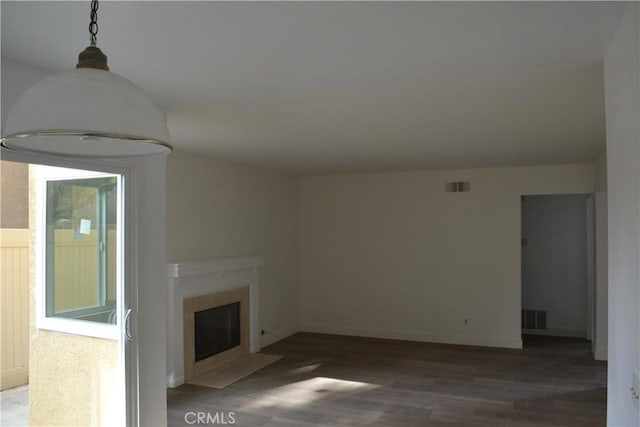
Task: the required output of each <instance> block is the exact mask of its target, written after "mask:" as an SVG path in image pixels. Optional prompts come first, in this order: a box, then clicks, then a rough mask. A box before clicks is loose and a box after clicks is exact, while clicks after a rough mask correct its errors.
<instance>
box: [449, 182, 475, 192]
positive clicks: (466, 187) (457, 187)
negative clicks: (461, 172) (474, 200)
mask: <svg viewBox="0 0 640 427" xmlns="http://www.w3.org/2000/svg"><path fill="white" fill-rule="evenodd" d="M445 191H446V192H447V193H466V192H469V191H471V183H470V182H469V181H458V182H447V184H446V186H445Z"/></svg>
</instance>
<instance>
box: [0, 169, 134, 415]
mask: <svg viewBox="0 0 640 427" xmlns="http://www.w3.org/2000/svg"><path fill="white" fill-rule="evenodd" d="M43 163H44V162H43ZM54 163H55V162H54ZM7 165H9V166H7ZM12 165H16V166H20V167H22V168H24V167H25V166H26V168H27V170H28V174H27V177H26V185H23V187H26V188H27V195H26V197H27V199H28V206H29V209H28V210H27V211H26V221H24V219H23V222H24V223H26V224H27V230H26V231H27V233H26V235H27V236H28V238H27V240H28V241H27V242H26V247H27V250H26V252H27V254H28V256H27V257H26V261H25V260H22V261H20V265H17V266H16V268H13V267H12V268H13V269H14V270H15V269H17V268H18V267H20V268H23V269H24V267H25V264H26V269H27V271H28V273H27V276H28V277H27V279H26V280H22V281H21V282H19V283H18V282H17V281H16V280H15V277H16V276H15V275H11V274H5V275H3V277H2V284H1V285H2V289H3V291H4V290H5V289H9V288H11V289H16V288H21V291H22V294H23V295H24V293H25V292H26V294H27V295H29V297H28V302H27V304H26V306H27V310H26V311H27V314H26V318H27V325H28V326H27V330H28V333H27V335H28V336H27V338H26V339H27V342H28V349H29V352H28V354H27V359H26V363H25V362H24V360H23V361H22V362H21V364H22V366H23V367H25V368H26V369H27V370H28V383H29V385H28V400H29V403H30V405H29V410H28V420H27V421H28V422H30V423H32V424H36V425H43V424H60V425H65V424H68V425H70V424H82V425H125V424H128V425H130V424H135V419H134V417H131V413H132V409H133V411H135V408H130V405H129V401H130V398H131V395H132V393H134V394H135V393H136V392H137V390H135V389H134V390H133V391H132V390H131V387H130V385H129V384H130V383H133V384H134V385H135V383H136V382H135V381H127V378H126V377H125V372H127V374H128V372H129V368H128V367H127V366H125V365H126V361H127V359H128V358H127V354H128V353H130V352H131V346H132V345H133V343H132V342H131V341H130V340H128V339H127V338H126V336H127V335H130V334H129V331H128V330H127V329H128V327H129V325H128V322H127V320H128V319H127V314H128V313H129V312H128V311H127V310H126V307H128V304H129V301H128V300H129V298H128V294H129V293H128V292H127V289H126V287H125V278H126V275H127V266H126V264H125V262H124V261H125V252H126V248H127V244H126V242H125V238H124V236H125V234H124V230H125V226H126V221H127V213H126V209H125V208H126V203H125V201H126V199H125V192H124V184H125V178H126V174H127V172H126V171H125V170H122V169H118V168H112V167H109V168H104V167H93V166H92V167H91V168H83V169H77V168H69V167H55V166H45V165H43V164H26V163H8V162H6V161H2V162H1V164H0V167H9V168H11V167H12ZM86 166H91V165H89V164H87V165H86ZM15 184H16V182H12V183H11V184H10V185H9V186H11V187H12V186H14V185H15ZM2 197H3V199H2V203H3V205H5V204H9V205H10V204H12V200H10V197H9V198H8V197H7V194H3V195H2ZM21 197H24V194H23V195H21ZM3 231H4V230H3ZM10 260H11V261H13V258H9V257H7V258H6V259H5V257H3V263H4V262H5V261H7V262H8V261H10ZM3 265H4V264H3ZM25 287H26V289H25ZM23 311H24V310H23ZM24 317H25V316H24V313H22V319H20V320H19V321H18V319H17V318H16V319H15V322H14V323H13V325H14V327H16V326H15V325H17V324H18V323H19V322H24ZM16 328H17V327H16ZM23 329H24V328H23ZM4 332H5V331H3V335H4ZM6 332H13V331H6ZM15 332H18V331H15ZM20 333H21V334H24V331H22V332H20ZM3 340H4V337H3ZM3 344H4V343H3ZM23 382H24V381H23ZM3 388H5V387H3ZM3 394H4V392H3ZM3 407H4V402H3ZM4 417H5V415H4V414H3V419H4ZM25 425H28V424H25Z"/></svg>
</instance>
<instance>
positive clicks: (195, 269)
mask: <svg viewBox="0 0 640 427" xmlns="http://www.w3.org/2000/svg"><path fill="white" fill-rule="evenodd" d="M263 265H264V261H263V260H262V257H261V256H246V257H224V258H223V257H221V258H214V259H210V260H206V261H189V262H182V263H179V264H169V265H168V266H167V271H168V273H169V278H170V279H186V278H188V277H197V276H206V275H209V274H213V273H219V272H229V271H237V270H245V269H248V268H258V267H262V266H263Z"/></svg>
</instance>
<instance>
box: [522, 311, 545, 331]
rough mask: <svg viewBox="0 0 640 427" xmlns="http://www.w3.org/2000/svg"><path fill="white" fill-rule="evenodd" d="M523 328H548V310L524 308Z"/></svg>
mask: <svg viewBox="0 0 640 427" xmlns="http://www.w3.org/2000/svg"><path fill="white" fill-rule="evenodd" d="M521 326H522V329H538V330H541V329H547V311H546V310H529V309H522V324H521Z"/></svg>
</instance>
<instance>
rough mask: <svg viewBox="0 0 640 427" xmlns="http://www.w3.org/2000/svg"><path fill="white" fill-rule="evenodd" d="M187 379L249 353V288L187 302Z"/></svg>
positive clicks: (185, 345) (185, 363)
mask: <svg viewBox="0 0 640 427" xmlns="http://www.w3.org/2000/svg"><path fill="white" fill-rule="evenodd" d="M183 305H184V307H183V316H184V323H183V324H184V379H185V381H188V380H190V379H193V378H195V377H197V376H199V375H202V374H205V373H208V372H210V371H212V370H214V369H216V368H219V367H221V366H222V365H224V364H225V363H227V362H230V361H231V360H234V359H237V358H238V357H241V356H244V355H246V354H248V353H249V350H250V348H249V335H250V328H249V325H250V323H249V288H248V287H243V288H238V289H231V290H228V291H220V292H216V293H213V294H207V295H200V296H197V297H193V298H187V299H185V300H184V303H183Z"/></svg>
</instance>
